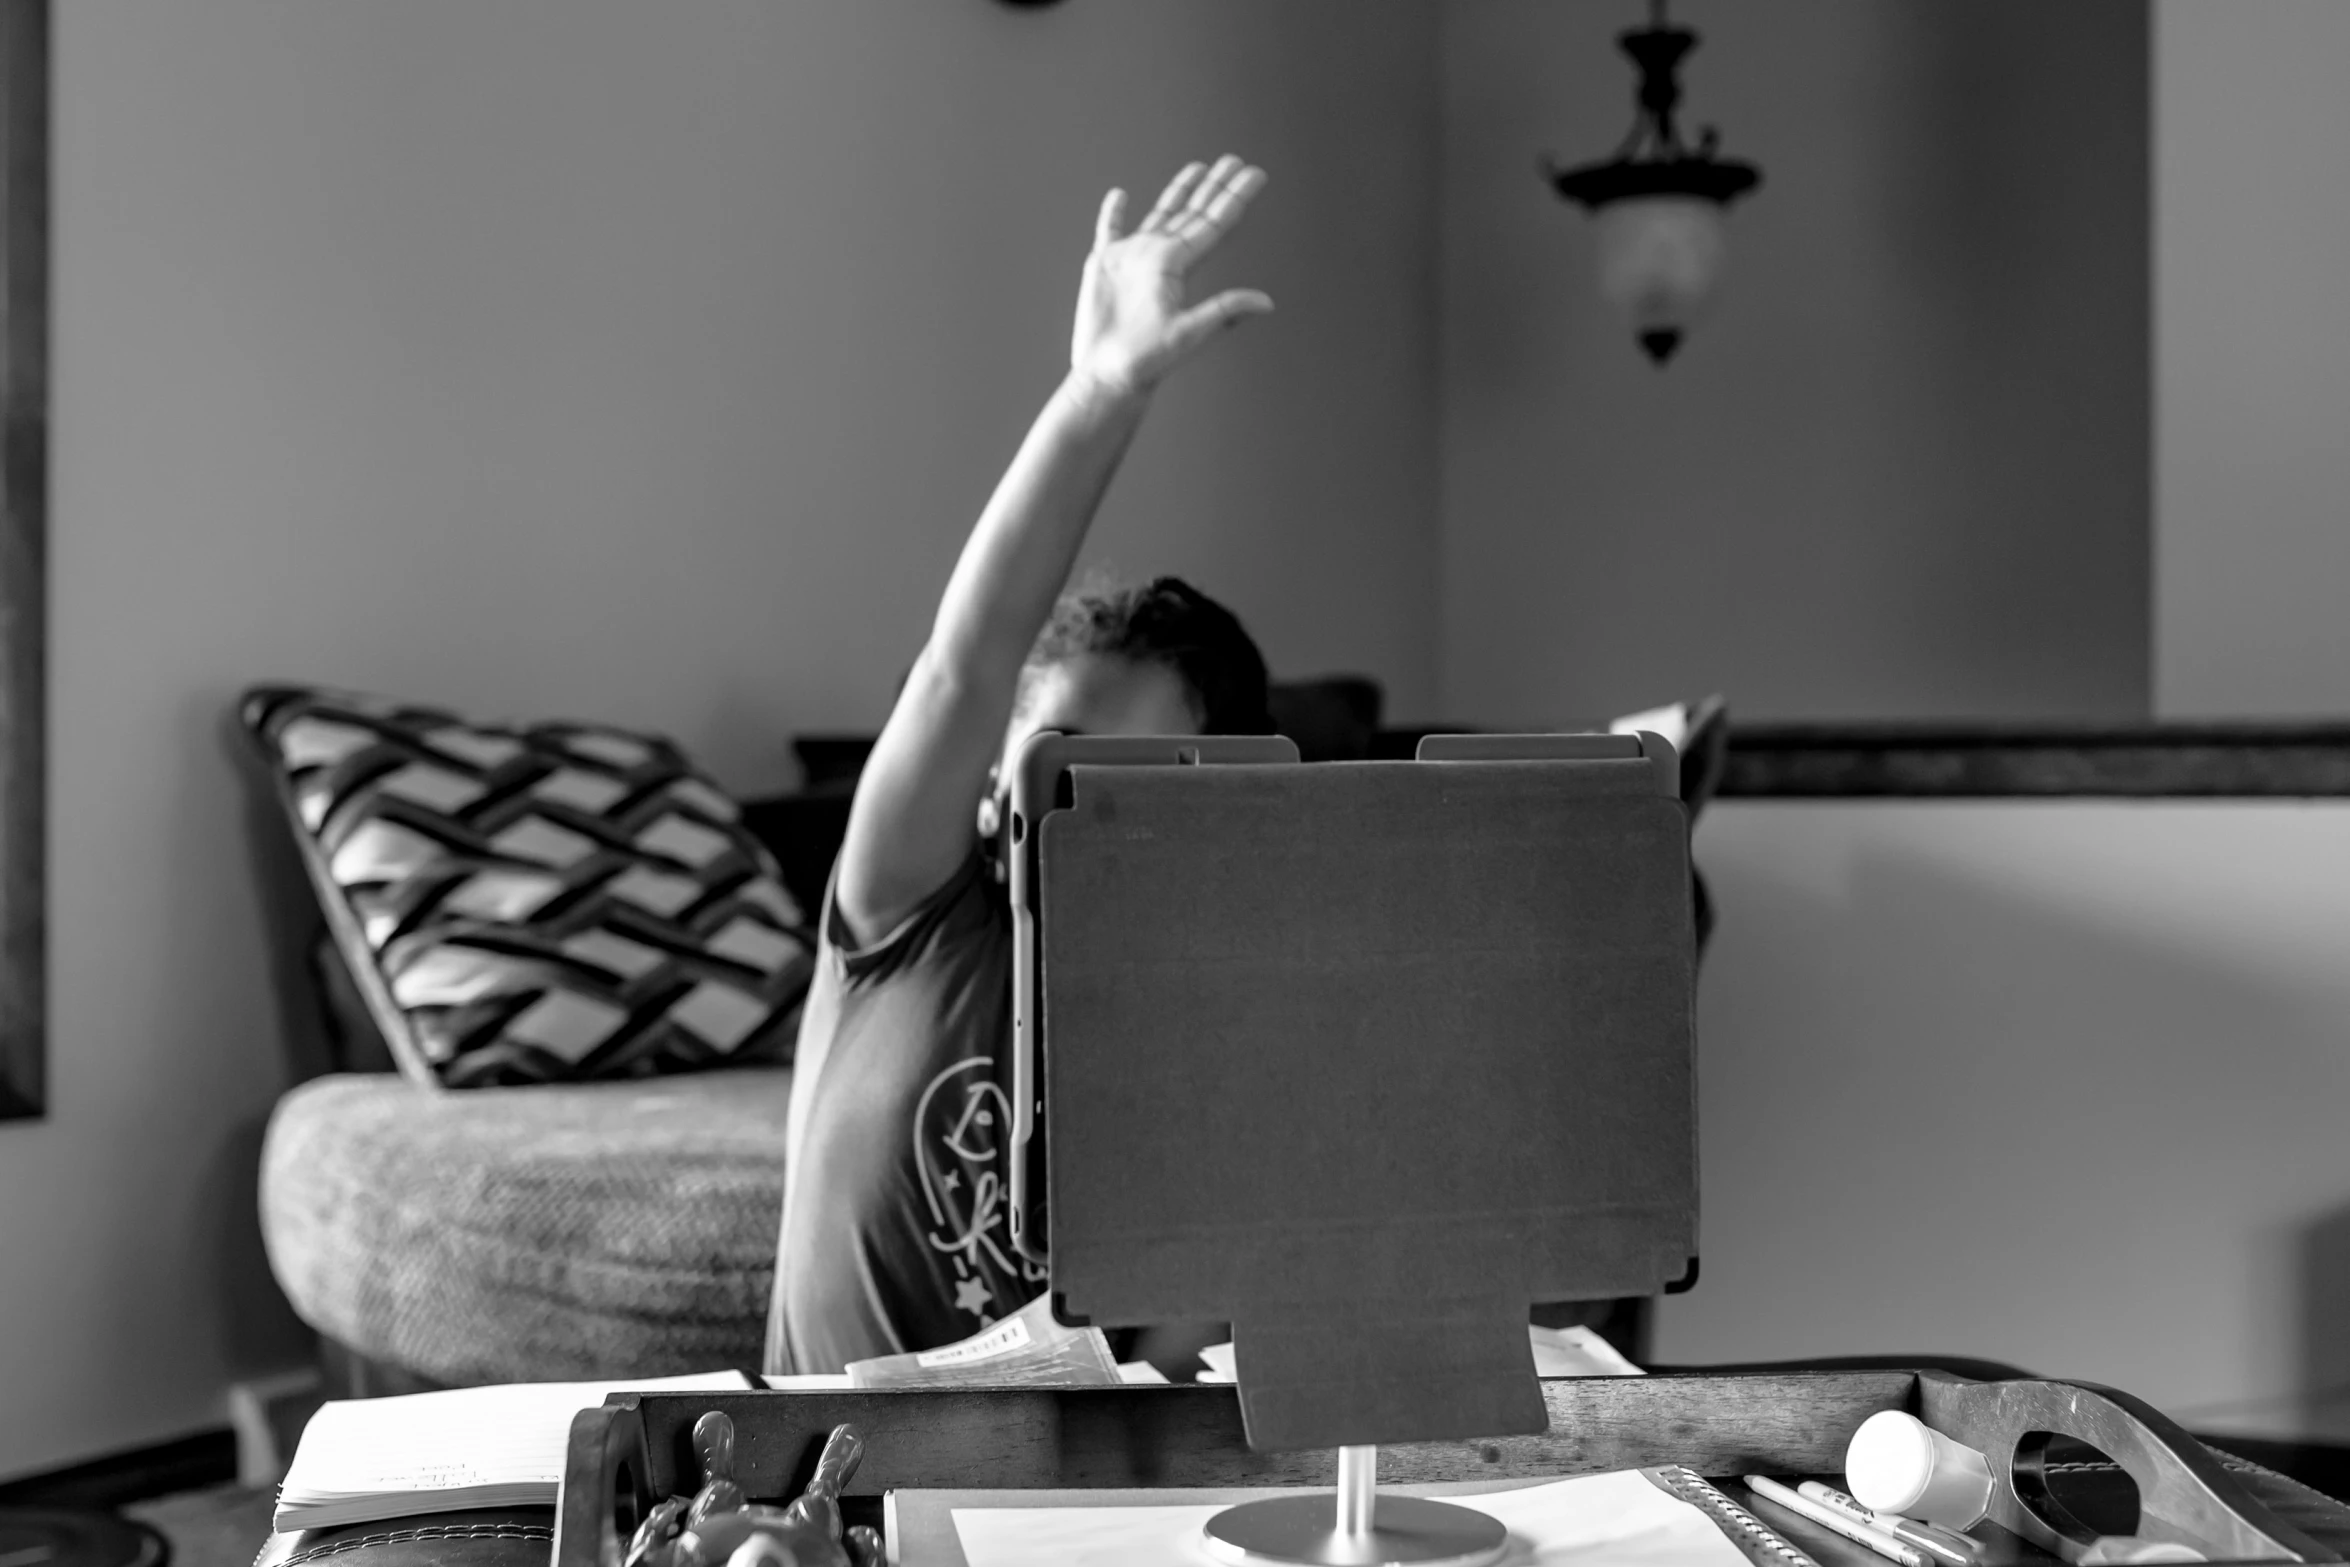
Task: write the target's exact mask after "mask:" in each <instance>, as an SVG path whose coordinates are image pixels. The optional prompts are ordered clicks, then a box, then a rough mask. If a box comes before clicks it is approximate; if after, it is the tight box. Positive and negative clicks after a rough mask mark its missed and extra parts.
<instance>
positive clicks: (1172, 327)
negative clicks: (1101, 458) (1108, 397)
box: [1069, 156, 1273, 392]
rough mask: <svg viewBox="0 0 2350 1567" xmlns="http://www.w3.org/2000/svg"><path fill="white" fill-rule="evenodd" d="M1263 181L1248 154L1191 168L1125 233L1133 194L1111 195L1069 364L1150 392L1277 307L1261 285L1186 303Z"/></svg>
mask: <svg viewBox="0 0 2350 1567" xmlns="http://www.w3.org/2000/svg"><path fill="white" fill-rule="evenodd" d="M1264 185H1265V171H1264V170H1263V169H1260V168H1257V167H1256V166H1255V165H1253V164H1250V163H1245V162H1243V161H1242V160H1241V159H1239V158H1235V157H1230V156H1226V157H1222V158H1219V159H1217V160H1216V163H1215V166H1214V167H1213V168H1210V167H1207V166H1205V165H1202V164H1197V163H1194V164H1189V165H1187V166H1186V167H1185V168H1184V170H1183V172H1182V173H1180V174H1178V175H1176V176H1175V178H1174V180H1173V181H1172V182H1170V183H1169V184H1168V186H1167V189H1166V190H1165V192H1163V193H1162V194H1161V195H1160V197H1159V203H1158V205H1157V206H1155V207H1153V208H1151V210H1150V212H1149V214H1148V215H1147V216H1146V217H1144V218H1143V220H1142V221H1141V222H1140V223H1138V224H1136V225H1135V226H1134V229H1133V232H1131V233H1122V232H1120V230H1121V226H1122V225H1123V223H1124V221H1125V216H1126V193H1125V192H1124V191H1122V190H1114V191H1111V192H1110V194H1109V195H1108V196H1107V197H1106V198H1104V199H1103V201H1102V210H1101V219H1100V221H1099V223H1098V224H1097V225H1096V227H1095V230H1094V240H1093V254H1091V255H1089V256H1087V257H1086V258H1085V281H1084V283H1083V284H1082V285H1081V286H1080V287H1079V289H1078V293H1077V327H1076V330H1075V332H1074V333H1073V334H1072V335H1071V340H1070V345H1069V365H1070V368H1071V369H1072V370H1073V371H1075V372H1077V373H1078V374H1080V375H1083V376H1086V377H1088V378H1090V379H1091V380H1093V381H1094V382H1095V383H1097V384H1098V385H1100V386H1102V387H1104V388H1105V389H1107V390H1110V391H1113V392H1139V391H1145V390H1148V389H1149V388H1150V387H1151V386H1153V385H1155V384H1156V383H1157V382H1158V380H1159V379H1160V378H1161V377H1162V376H1164V375H1165V374H1166V373H1167V372H1168V371H1169V370H1171V369H1173V368H1174V367H1175V366H1176V365H1177V364H1178V363H1180V362H1181V361H1182V360H1183V359H1185V358H1186V357H1187V356H1189V355H1190V354H1192V353H1193V352H1195V351H1196V350H1197V349H1198V348H1199V347H1200V345H1201V344H1203V343H1205V342H1206V341H1207V340H1208V339H1209V338H1211V337H1213V336H1215V335H1216V334H1217V333H1219V332H1221V331H1222V330H1223V329H1224V328H1226V327H1229V326H1232V325H1233V324H1235V323H1237V322H1239V321H1242V320H1245V319H1246V318H1247V317H1249V316H1253V315H1262V314H1263V313H1264V312H1266V311H1268V310H1271V309H1272V308H1273V301H1272V300H1271V299H1269V298H1267V297H1266V296H1265V295H1263V294H1261V293H1258V292H1257V291H1256V290H1254V289H1230V290H1227V291H1226V292H1224V293H1221V294H1218V295H1216V296H1215V297H1214V298H1213V299H1209V300H1206V301H1204V302H1203V303H1200V304H1196V305H1191V306H1188V307H1186V305H1185V304H1184V287H1183V278H1184V274H1185V273H1186V272H1188V271H1189V270H1190V269H1191V267H1192V265H1193V264H1194V263H1195V262H1197V261H1198V260H1199V259H1200V258H1201V257H1203V256H1205V255H1206V254H1207V253H1208V252H1209V251H1211V250H1213V249H1215V248H1216V244H1217V242H1218V241H1219V240H1221V239H1223V237H1224V236H1225V235H1226V234H1228V233H1230V232H1231V231H1232V229H1233V227H1234V226H1235V225H1236V224H1238V223H1239V222H1240V215H1241V214H1242V213H1243V212H1245V211H1246V210H1248V204H1249V201H1250V199H1251V198H1253V197H1254V196H1255V195H1256V193H1257V192H1258V191H1260V190H1262V189H1263V188H1264Z"/></svg>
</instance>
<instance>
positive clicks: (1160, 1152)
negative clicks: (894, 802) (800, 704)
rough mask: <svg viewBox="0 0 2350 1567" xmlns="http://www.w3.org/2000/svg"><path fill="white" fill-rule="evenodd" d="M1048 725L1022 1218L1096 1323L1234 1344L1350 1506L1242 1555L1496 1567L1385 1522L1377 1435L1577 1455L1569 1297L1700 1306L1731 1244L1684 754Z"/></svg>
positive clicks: (1481, 1542)
mask: <svg viewBox="0 0 2350 1567" xmlns="http://www.w3.org/2000/svg"><path fill="white" fill-rule="evenodd" d="M1294 755H1295V753H1294V750H1293V749H1291V748H1289V747H1288V745H1287V742H1285V741H1279V740H1277V739H1228V740H1217V739H1212V738H1207V737H1201V738H1189V739H1172V738H1170V739H1148V738H1144V739H1137V738H1120V739H1090V738H1077V737H1066V736H1060V735H1053V734H1046V735H1041V736H1038V737H1037V738H1036V739H1034V740H1032V741H1031V742H1030V743H1029V745H1028V747H1027V748H1026V749H1025V750H1024V751H1023V753H1022V755H1021V757H1020V759H1019V762H1018V765H1017V766H1016V768H1015V770H1014V778H1013V788H1012V795H1013V800H1012V805H1013V809H1012V812H1011V816H1010V820H1009V824H1008V831H1009V833H1010V836H1011V839H1012V843H1011V845H1010V855H1009V858H1010V861H1011V867H1012V870H1011V883H1012V887H1011V891H1012V903H1013V919H1014V926H1015V932H1016V938H1015V948H1016V951H1015V959H1014V980H1013V988H1014V1008H1013V1011H1014V1034H1015V1053H1014V1069H1013V1074H1012V1076H1013V1095H1012V1098H1013V1138H1012V1142H1013V1148H1012V1161H1011V1170H1012V1177H1011V1187H1012V1190H1011V1193H1010V1199H1011V1214H1012V1228H1013V1234H1014V1237H1015V1242H1016V1244H1017V1245H1018V1246H1019V1247H1020V1249H1021V1250H1022V1251H1023V1252H1025V1253H1027V1254H1028V1255H1029V1256H1031V1257H1032V1258H1040V1259H1042V1260H1045V1261H1048V1262H1049V1264H1050V1266H1051V1270H1052V1294H1053V1311H1054V1315H1055V1317H1056V1318H1058V1319H1059V1320H1060V1321H1062V1322H1065V1323H1070V1324H1082V1323H1090V1322H1102V1323H1108V1324H1118V1325H1125V1324H1131V1323H1147V1322H1166V1321H1181V1320H1195V1321H1196V1320H1222V1321H1229V1322H1230V1323H1231V1324H1232V1329H1233V1346H1234V1357H1235V1362H1236V1368H1237V1380H1238V1384H1239V1396H1240V1403H1241V1411H1242V1419H1243V1422H1244V1425H1245V1428H1246V1432H1247V1437H1248V1441H1249V1443H1250V1445H1251V1446H1252V1447H1255V1448H1258V1449H1260V1450H1266V1451H1274V1450H1297V1449H1328V1448H1337V1449H1339V1450H1340V1455H1341V1456H1340V1461H1339V1485H1338V1490H1337V1493H1336V1495H1335V1497H1330V1496H1311V1497H1292V1498H1285V1499H1275V1500H1267V1501H1263V1502H1251V1503H1245V1504H1242V1505H1240V1506H1237V1507H1234V1508H1231V1509H1228V1510H1227V1511H1225V1512H1223V1513H1221V1514H1219V1515H1217V1517H1216V1518H1215V1519H1214V1520H1212V1521H1211V1524H1210V1525H1209V1528H1208V1530H1207V1542H1206V1543H1207V1544H1208V1545H1209V1547H1210V1548H1211V1549H1212V1550H1213V1551H1214V1552H1215V1553H1216V1554H1217V1555H1218V1556H1219V1557H1221V1558H1222V1559H1224V1560H1227V1561H1233V1562H1250V1563H1255V1562H1297V1563H1320V1564H1341V1563H1343V1564H1347V1567H1368V1564H1372V1563H1380V1564H1386V1563H1396V1564H1402V1563H1414V1564H1426V1563H1436V1562H1457V1563H1464V1564H1466V1563H1481V1562H1487V1561H1491V1560H1493V1559H1494V1558H1495V1557H1496V1556H1497V1555H1498V1554H1499V1553H1500V1551H1501V1549H1502V1548H1503V1545H1504V1543H1505V1542H1504V1537H1503V1534H1502V1531H1501V1529H1500V1526H1499V1525H1498V1524H1497V1523H1495V1522H1494V1521H1493V1520H1492V1519H1491V1518H1490V1517H1488V1516H1487V1515H1486V1514H1483V1513H1480V1512H1477V1511H1475V1510H1474V1509H1470V1508H1462V1507H1457V1506H1452V1505H1449V1504H1444V1503H1438V1502H1433V1501H1428V1500H1425V1499H1421V1498H1410V1497H1380V1496H1379V1495H1378V1494H1377V1489H1376V1481H1375V1476H1374V1472H1373V1471H1374V1468H1375V1465H1376V1450H1377V1445H1378V1444H1380V1443H1392V1442H1423V1441H1439V1440H1446V1439H1486V1438H1494V1437H1506V1436H1513V1435H1525V1434H1531V1433H1535V1432H1540V1431H1543V1430H1545V1429H1546V1428H1547V1412H1546V1409H1545V1407H1544V1402H1543V1398H1542V1394H1541V1391H1540V1387H1539V1385H1538V1384H1537V1382H1536V1380H1535V1377H1534V1367H1533V1355H1532V1349H1531V1346H1530V1344H1529V1341H1528V1338H1527V1334H1526V1324H1527V1321H1528V1314H1529V1310H1530V1308H1531V1306H1532V1305H1533V1304H1534V1303H1535V1302H1542V1301H1558V1300H1586V1299H1601V1298H1608V1297H1615V1296H1624V1295H1643V1294H1655V1293H1658V1292H1659V1291H1660V1290H1669V1289H1671V1288H1672V1287H1673V1286H1674V1283H1675V1281H1676V1280H1683V1279H1686V1278H1688V1277H1689V1276H1690V1275H1691V1274H1692V1272H1693V1269H1694V1263H1695V1243H1696V1141H1695V1114H1694V1098H1695V1072H1694V1057H1693V1048H1692V1046H1693V1031H1692V1017H1691V1013H1692V999H1693V989H1694V952H1693V922H1692V918H1691V909H1690V901H1689V900H1690V886H1689V862H1688V824H1687V817H1686V815H1685V814H1684V812H1683V810H1682V808H1681V804H1680V801H1679V799H1678V774H1677V762H1676V759H1675V757H1674V755H1673V752H1672V749H1671V747H1670V746H1669V745H1667V744H1666V743H1665V742H1664V741H1663V740H1662V739H1660V738H1659V737H1657V736H1655V735H1647V734H1643V735H1638V736H1605V735H1576V736H1462V737H1431V739H1430V740H1429V741H1427V742H1424V743H1423V745H1422V747H1421V754H1420V757H1419V758H1418V759H1416V760H1414V761H1411V762H1361V763H1317V764H1313V765H1310V766H1308V765H1301V764H1298V763H1297V762H1296V761H1295V760H1294Z"/></svg>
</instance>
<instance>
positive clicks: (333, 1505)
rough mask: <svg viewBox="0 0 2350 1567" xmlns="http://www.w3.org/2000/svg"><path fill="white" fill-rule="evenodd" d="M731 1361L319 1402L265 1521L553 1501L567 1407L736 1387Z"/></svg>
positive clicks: (300, 1525)
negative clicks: (639, 1375)
mask: <svg viewBox="0 0 2350 1567" xmlns="http://www.w3.org/2000/svg"><path fill="white" fill-rule="evenodd" d="M752 1385H753V1384H752V1383H751V1382H750V1380H749V1379H748V1378H747V1377H745V1376H744V1375H743V1373H741V1372H739V1371H712V1372H707V1373H702V1374H698V1375H694V1376H683V1377H657V1378H653V1379H650V1380H646V1381H640V1382H515V1383H508V1384H504V1385H501V1386H497V1387H466V1388H452V1389H450V1390H448V1391H446V1392H440V1393H408V1394H403V1395H401V1396H400V1397H397V1398H364V1399H338V1400H335V1401H334V1402H332V1403H328V1404H325V1405H322V1406H321V1407H320V1408H319V1411H318V1413H317V1414H315V1415H312V1416H311V1417H310V1423H309V1424H308V1425H307V1426H305V1427H304V1428H303V1430H302V1441H301V1445H300V1446H299V1447H297V1448H296V1449H295V1450H294V1461H293V1463H292V1464H290V1465H288V1466H287V1469H286V1478H285V1483H284V1484H283V1485H281V1486H280V1487H279V1488H278V1497H277V1512H276V1515H275V1518H274V1522H273V1527H275V1528H276V1530H277V1531H278V1533H280V1534H284V1533H286V1532H288V1531H290V1530H294V1529H328V1528H335V1527H338V1526H340V1525H343V1524H351V1523H372V1522H373V1521H375V1520H376V1519H379V1518H401V1517H406V1516H408V1515H409V1514H411V1513H428V1512H442V1511H448V1510H454V1509H463V1508H479V1507H552V1506H553V1505H555V1493H556V1491H557V1490H558V1489H559V1488H560V1487H561V1486H562V1483H563V1458H564V1449H565V1448H566V1446H568V1444H569V1442H570V1439H571V1421H572V1417H573V1416H575V1415H577V1414H578V1413H579V1412H580V1411H581V1410H583V1409H593V1408H595V1407H596V1406H597V1405H598V1404H601V1403H603V1402H604V1399H605V1397H606V1396H607V1395H609V1394H612V1393H631V1392H647V1393H650V1392H660V1391H688V1392H690V1391H694V1390H697V1389H707V1390H712V1391H720V1390H723V1391H733V1392H740V1391H742V1390H743V1389H744V1388H746V1387H749V1386H752Z"/></svg>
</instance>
